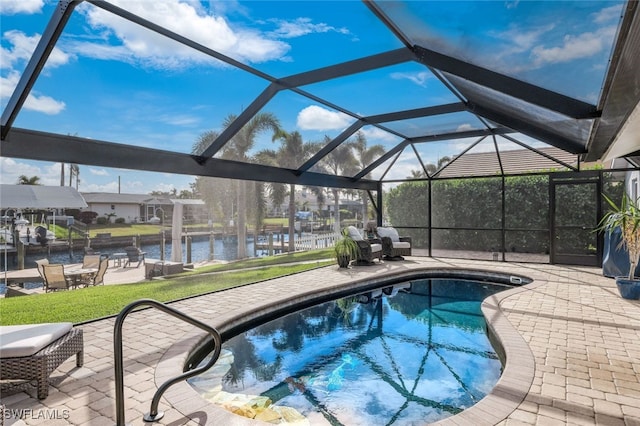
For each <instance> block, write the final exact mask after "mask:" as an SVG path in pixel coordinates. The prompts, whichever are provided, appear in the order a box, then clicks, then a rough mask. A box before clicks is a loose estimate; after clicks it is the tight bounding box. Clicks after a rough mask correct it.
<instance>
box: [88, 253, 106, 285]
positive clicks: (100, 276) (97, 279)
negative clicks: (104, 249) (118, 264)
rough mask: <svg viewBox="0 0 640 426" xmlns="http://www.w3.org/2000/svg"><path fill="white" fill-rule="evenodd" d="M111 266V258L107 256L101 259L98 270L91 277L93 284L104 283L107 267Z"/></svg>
mask: <svg viewBox="0 0 640 426" xmlns="http://www.w3.org/2000/svg"><path fill="white" fill-rule="evenodd" d="M108 267H109V258H108V257H105V258H102V259H100V264H99V265H98V272H97V273H96V274H95V275H94V276H93V278H92V279H91V282H90V284H91V285H100V284H104V274H105V273H106V272H107V268H108Z"/></svg>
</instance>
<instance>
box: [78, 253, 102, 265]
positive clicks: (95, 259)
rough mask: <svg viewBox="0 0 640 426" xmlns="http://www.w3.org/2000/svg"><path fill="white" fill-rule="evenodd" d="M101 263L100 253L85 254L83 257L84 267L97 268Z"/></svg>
mask: <svg viewBox="0 0 640 426" xmlns="http://www.w3.org/2000/svg"><path fill="white" fill-rule="evenodd" d="M99 265H100V255H99V254H85V255H84V257H83V258H82V267H83V268H97V267H98V266H99Z"/></svg>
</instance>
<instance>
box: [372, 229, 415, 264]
mask: <svg viewBox="0 0 640 426" xmlns="http://www.w3.org/2000/svg"><path fill="white" fill-rule="evenodd" d="M377 233H378V236H379V237H380V239H381V240H382V251H383V253H384V256H385V258H386V259H389V260H404V257H402V256H411V237H401V236H400V235H398V231H397V230H396V229H395V228H392V227H379V228H378V229H377Z"/></svg>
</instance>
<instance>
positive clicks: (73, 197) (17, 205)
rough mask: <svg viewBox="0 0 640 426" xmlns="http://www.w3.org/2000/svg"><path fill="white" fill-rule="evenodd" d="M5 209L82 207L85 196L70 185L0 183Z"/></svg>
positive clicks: (1, 202) (2, 202) (0, 204)
mask: <svg viewBox="0 0 640 426" xmlns="http://www.w3.org/2000/svg"><path fill="white" fill-rule="evenodd" d="M0 207H2V208H3V209H9V208H14V209H72V208H73V209H81V208H85V207H87V203H86V202H85V200H84V198H82V195H80V193H79V192H78V191H76V190H75V188H72V187H70V186H44V185H0Z"/></svg>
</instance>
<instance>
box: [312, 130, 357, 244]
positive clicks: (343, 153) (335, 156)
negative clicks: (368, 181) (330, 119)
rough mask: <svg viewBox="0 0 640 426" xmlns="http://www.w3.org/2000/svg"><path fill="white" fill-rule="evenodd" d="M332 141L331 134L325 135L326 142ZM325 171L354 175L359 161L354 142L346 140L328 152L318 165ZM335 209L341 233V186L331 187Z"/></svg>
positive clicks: (336, 228)
mask: <svg viewBox="0 0 640 426" xmlns="http://www.w3.org/2000/svg"><path fill="white" fill-rule="evenodd" d="M329 142H331V138H330V137H329V136H325V137H324V144H325V145H326V144H327V143H329ZM317 166H318V167H317V168H318V169H321V170H322V171H323V172H325V173H331V174H334V175H343V176H345V175H346V176H350V175H353V174H354V173H355V171H356V169H357V167H358V162H357V160H356V158H355V157H354V155H353V142H350V141H346V142H343V143H342V144H340V145H339V146H338V147H337V148H335V149H334V150H333V151H331V152H330V153H329V154H327V155H326V156H325V157H324V158H323V159H322V161H321V162H320V163H319V164H318V165H317ZM331 192H332V194H333V205H334V211H335V223H334V230H335V232H337V233H340V188H331Z"/></svg>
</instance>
